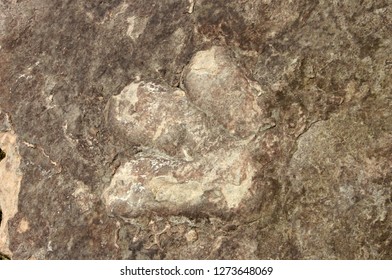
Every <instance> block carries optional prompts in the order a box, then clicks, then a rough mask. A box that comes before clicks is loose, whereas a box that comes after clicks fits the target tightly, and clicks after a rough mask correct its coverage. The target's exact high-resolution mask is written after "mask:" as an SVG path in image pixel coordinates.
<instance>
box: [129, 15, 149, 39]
mask: <svg viewBox="0 0 392 280" xmlns="http://www.w3.org/2000/svg"><path fill="white" fill-rule="evenodd" d="M147 21H148V18H138V17H135V16H132V17H129V18H127V22H128V24H129V25H128V29H127V35H128V36H129V37H131V38H132V40H136V39H137V38H139V36H140V35H141V34H142V33H143V32H144V29H145V28H146V24H147Z"/></svg>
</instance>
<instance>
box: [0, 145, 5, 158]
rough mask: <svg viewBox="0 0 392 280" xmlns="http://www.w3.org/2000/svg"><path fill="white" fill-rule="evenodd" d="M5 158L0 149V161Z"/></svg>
mask: <svg viewBox="0 0 392 280" xmlns="http://www.w3.org/2000/svg"><path fill="white" fill-rule="evenodd" d="M4 158H5V152H4V151H3V150H2V149H1V148H0V161H2V160H3V159H4Z"/></svg>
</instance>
